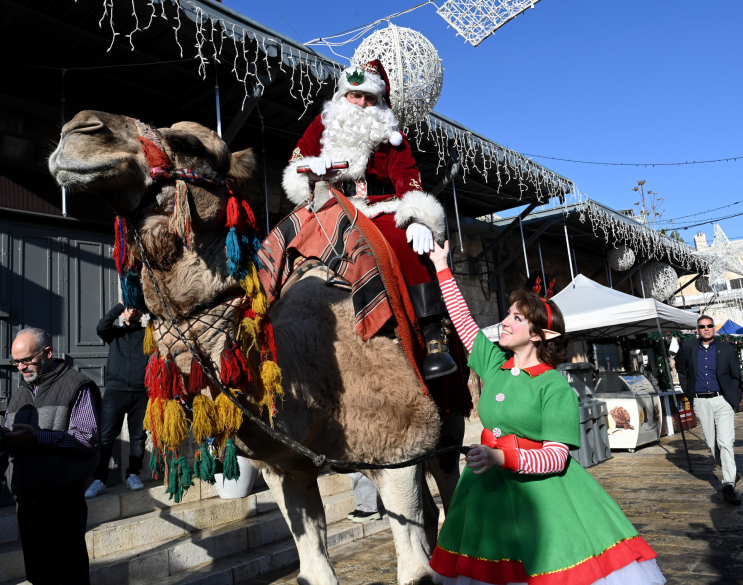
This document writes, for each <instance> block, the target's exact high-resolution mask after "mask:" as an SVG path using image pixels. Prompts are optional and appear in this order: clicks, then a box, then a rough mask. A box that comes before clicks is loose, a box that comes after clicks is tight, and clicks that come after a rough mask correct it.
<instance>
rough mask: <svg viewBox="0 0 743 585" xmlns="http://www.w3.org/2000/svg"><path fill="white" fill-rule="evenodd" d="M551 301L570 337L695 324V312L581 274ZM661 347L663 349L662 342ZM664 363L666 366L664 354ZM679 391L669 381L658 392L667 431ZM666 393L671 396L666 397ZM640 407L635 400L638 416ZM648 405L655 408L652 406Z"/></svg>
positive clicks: (656, 330)
mask: <svg viewBox="0 0 743 585" xmlns="http://www.w3.org/2000/svg"><path fill="white" fill-rule="evenodd" d="M554 301H555V303H556V304H557V306H558V307H560V310H561V311H562V314H563V316H564V317H565V330H566V337H567V339H568V340H570V341H589V342H590V341H594V340H600V339H607V338H620V337H628V336H634V335H639V334H647V333H662V332H663V331H667V330H679V329H694V328H695V327H696V320H697V315H696V314H694V313H691V312H689V311H682V310H681V309H676V308H675V307H670V306H668V305H666V304H664V303H661V302H658V301H657V300H655V299H652V298H646V299H640V298H637V297H634V296H632V295H628V294H625V293H622V292H619V291H617V290H614V289H611V288H609V287H606V286H602V285H600V284H598V283H597V282H594V281H592V280H591V279H589V278H586V277H585V276H583V275H581V274H579V275H578V276H576V277H575V279H574V280H573V281H572V282H571V283H570V284H569V285H568V286H567V287H565V289H564V290H562V291H561V292H560V293H559V294H557V295H556V296H555V297H554ZM661 347H662V349H663V350H665V346H661ZM663 363H664V367H665V368H668V366H667V362H666V360H665V354H664V362H663ZM597 391H598V389H597ZM678 393H679V391H678V390H674V389H672V388H671V387H670V385H669V387H668V388H664V389H661V391H660V392H658V393H657V396H658V397H659V398H660V399H661V400H662V401H663V407H664V408H663V416H664V417H666V419H667V420H666V421H664V422H665V423H666V426H667V428H668V429H669V432H670V429H673V420H672V419H671V416H672V415H673V414H674V412H675V411H674V410H672V404H671V403H672V402H676V394H678ZM669 397H673V398H672V399H671V400H669ZM635 401H636V402H637V399H635ZM640 408H641V405H640V404H639V402H638V406H637V413H638V414H637V416H638V419H639V416H640V415H639V412H640ZM645 409H646V410H647V406H646V407H645ZM650 409H651V412H654V406H651V408H650ZM658 430H660V425H658ZM638 440H639V437H638ZM627 448H629V447H627ZM632 448H634V447H632Z"/></svg>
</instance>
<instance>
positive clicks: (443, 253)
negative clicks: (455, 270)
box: [428, 240, 449, 272]
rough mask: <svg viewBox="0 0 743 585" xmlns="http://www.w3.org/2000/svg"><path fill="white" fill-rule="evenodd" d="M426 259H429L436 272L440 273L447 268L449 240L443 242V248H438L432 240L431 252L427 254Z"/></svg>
mask: <svg viewBox="0 0 743 585" xmlns="http://www.w3.org/2000/svg"><path fill="white" fill-rule="evenodd" d="M428 257H429V258H430V259H431V262H433V265H434V267H435V268H436V272H441V271H442V270H444V269H445V268H448V267H449V264H448V260H449V240H447V241H446V242H444V247H443V248H442V247H441V246H439V245H438V243H436V241H435V240H434V242H433V250H432V251H431V252H429V253H428Z"/></svg>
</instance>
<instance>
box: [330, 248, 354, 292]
mask: <svg viewBox="0 0 743 585" xmlns="http://www.w3.org/2000/svg"><path fill="white" fill-rule="evenodd" d="M346 259H348V260H349V261H350V260H351V259H350V258H349V256H348V255H347V254H346V253H345V252H344V253H343V254H338V255H337V256H333V257H332V258H331V259H330V261H329V262H328V263H327V265H326V266H325V270H326V271H327V276H326V278H325V284H326V285H327V286H337V287H340V288H343V289H346V290H351V283H350V282H349V281H348V280H346V279H345V278H343V277H342V276H339V275H338V273H337V272H335V271H334V270H333V262H335V261H336V260H337V261H338V264H340V263H341V262H343V261H344V260H346Z"/></svg>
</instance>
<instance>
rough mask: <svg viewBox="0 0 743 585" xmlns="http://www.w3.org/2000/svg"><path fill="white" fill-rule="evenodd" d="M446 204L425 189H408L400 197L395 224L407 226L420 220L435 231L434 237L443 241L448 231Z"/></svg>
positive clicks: (401, 226) (400, 226) (402, 226)
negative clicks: (424, 190)
mask: <svg viewBox="0 0 743 585" xmlns="http://www.w3.org/2000/svg"><path fill="white" fill-rule="evenodd" d="M445 213H446V212H445V211H444V206H443V205H441V203H439V202H438V200H437V199H436V198H435V197H434V196H433V195H429V194H428V193H424V192H423V191H408V192H407V193H405V194H404V195H403V196H402V199H400V204H399V205H398V207H397V210H396V211H395V225H396V226H397V227H399V228H406V227H407V226H409V225H410V224H411V223H413V222H414V221H415V222H418V223H422V224H423V225H425V226H426V227H427V228H428V229H430V230H431V231H432V232H433V237H434V238H435V239H436V240H437V241H441V240H442V239H443V237H444V234H445V233H446V223H445V219H444V218H445V215H444V214H445Z"/></svg>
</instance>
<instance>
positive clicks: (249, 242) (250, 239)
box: [240, 233, 263, 270]
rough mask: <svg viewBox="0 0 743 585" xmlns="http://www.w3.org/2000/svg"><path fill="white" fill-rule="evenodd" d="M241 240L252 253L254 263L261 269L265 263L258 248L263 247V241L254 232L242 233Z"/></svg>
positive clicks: (249, 252)
mask: <svg viewBox="0 0 743 585" xmlns="http://www.w3.org/2000/svg"><path fill="white" fill-rule="evenodd" d="M240 240H241V241H242V244H243V245H244V246H245V247H246V248H247V251H248V254H250V258H251V259H252V260H253V263H254V264H255V267H256V268H257V269H258V270H261V269H262V268H263V264H262V263H261V261H260V260H259V259H258V254H257V252H258V250H260V249H261V241H260V240H259V239H258V237H257V236H256V235H255V234H254V233H251V234H249V235H248V234H242V235H241V236H240Z"/></svg>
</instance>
